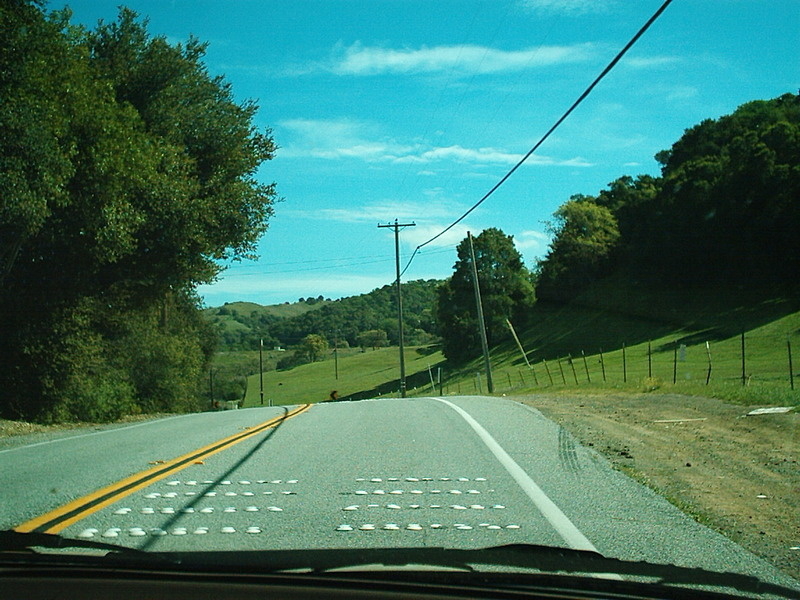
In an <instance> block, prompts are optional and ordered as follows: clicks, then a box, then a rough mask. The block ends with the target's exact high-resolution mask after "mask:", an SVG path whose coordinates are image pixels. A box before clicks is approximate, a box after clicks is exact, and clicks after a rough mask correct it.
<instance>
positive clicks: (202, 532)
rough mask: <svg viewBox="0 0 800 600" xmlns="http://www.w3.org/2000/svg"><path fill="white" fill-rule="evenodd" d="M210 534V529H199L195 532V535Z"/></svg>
mask: <svg viewBox="0 0 800 600" xmlns="http://www.w3.org/2000/svg"><path fill="white" fill-rule="evenodd" d="M206 533H208V527H198V528H197V529H195V530H194V534H195V535H205V534H206Z"/></svg>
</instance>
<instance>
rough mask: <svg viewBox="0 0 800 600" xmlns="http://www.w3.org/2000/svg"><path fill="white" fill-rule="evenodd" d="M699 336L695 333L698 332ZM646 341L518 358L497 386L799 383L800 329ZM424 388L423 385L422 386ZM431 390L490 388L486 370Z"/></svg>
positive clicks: (502, 371)
mask: <svg viewBox="0 0 800 600" xmlns="http://www.w3.org/2000/svg"><path fill="white" fill-rule="evenodd" d="M695 337H696V336H695ZM688 342H689V341H688V340H686V341H682V340H674V341H664V340H658V341H648V342H644V343H638V344H635V345H632V346H628V345H627V344H622V345H621V347H619V348H616V349H613V350H610V351H606V350H604V349H602V348H597V349H595V350H594V351H588V350H585V349H578V350H576V351H575V352H572V353H567V354H564V355H562V356H557V357H552V358H547V359H545V358H540V359H539V360H536V361H531V360H530V358H529V357H528V356H526V357H525V358H526V359H527V360H523V359H522V358H519V359H518V360H517V361H516V364H514V365H513V366H508V365H506V366H503V367H501V368H499V369H496V370H495V371H494V372H493V373H492V383H493V386H492V387H493V390H494V391H495V392H502V391H510V390H517V389H522V388H531V387H533V388H536V387H542V388H544V387H558V386H560V387H565V386H569V387H575V386H578V387H580V386H591V385H603V384H611V385H617V384H636V385H640V386H644V387H645V388H647V387H648V386H652V387H658V386H660V385H663V384H668V383H672V384H680V383H684V382H688V383H693V384H696V385H697V384H699V385H706V386H708V385H712V384H715V385H716V384H729V385H738V386H758V385H762V384H768V385H770V386H771V387H776V386H777V387H780V388H783V389H786V390H792V391H794V390H795V389H797V386H800V331H798V332H793V333H790V334H785V335H765V334H760V335H759V334H744V333H743V334H741V335H739V336H736V337H733V338H728V339H725V340H713V341H712V340H705V341H699V340H696V339H692V340H691V343H688ZM420 391H422V390H420ZM429 391H436V392H437V393H443V394H447V393H450V394H471V393H478V394H481V393H485V392H488V391H489V386H488V381H487V377H486V373H485V372H482V371H481V372H476V373H475V375H474V376H473V377H471V378H469V377H468V378H464V377H463V376H462V377H461V378H458V379H455V380H453V381H448V379H447V378H446V377H445V378H441V376H440V379H439V381H438V382H436V381H431V382H430V385H429Z"/></svg>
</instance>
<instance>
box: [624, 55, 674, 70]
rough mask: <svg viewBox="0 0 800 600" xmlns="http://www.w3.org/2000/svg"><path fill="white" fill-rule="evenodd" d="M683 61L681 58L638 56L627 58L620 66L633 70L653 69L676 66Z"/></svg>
mask: <svg viewBox="0 0 800 600" xmlns="http://www.w3.org/2000/svg"><path fill="white" fill-rule="evenodd" d="M680 61H681V58H680V57H679V56H638V57H631V58H626V59H624V61H623V62H622V63H620V64H624V65H625V66H627V67H629V68H633V69H653V68H658V67H666V66H671V65H674V64H676V63H678V62H680Z"/></svg>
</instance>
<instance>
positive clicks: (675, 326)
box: [446, 287, 800, 404]
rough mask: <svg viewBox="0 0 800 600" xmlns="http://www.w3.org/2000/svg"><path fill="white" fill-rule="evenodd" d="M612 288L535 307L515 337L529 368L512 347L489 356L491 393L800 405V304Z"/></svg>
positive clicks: (458, 384) (475, 364)
mask: <svg viewBox="0 0 800 600" xmlns="http://www.w3.org/2000/svg"><path fill="white" fill-rule="evenodd" d="M615 289H616V291H614V289H612V288H609V287H605V288H595V289H593V291H592V292H591V293H589V294H586V295H584V296H582V297H581V298H579V299H578V300H577V301H576V302H573V303H571V304H566V305H558V304H547V303H540V304H538V305H537V306H536V308H535V310H534V314H533V319H532V324H531V325H530V326H529V327H528V328H527V329H525V330H523V331H520V332H518V333H519V335H520V338H521V342H522V345H523V348H524V349H525V352H526V355H527V358H528V361H529V362H530V363H531V368H528V366H527V364H526V363H525V360H524V358H523V356H522V354H521V352H520V351H519V349H518V347H517V346H516V344H515V343H514V342H513V341H512V342H506V343H504V344H502V345H500V346H497V347H495V348H493V349H492V350H491V352H490V355H491V359H492V364H493V379H494V383H495V392H496V393H509V392H511V391H515V392H516V391H521V390H529V391H537V390H538V391H545V390H547V391H566V390H582V391H597V392H602V391H603V390H607V389H614V390H621V389H622V390H628V391H647V392H655V391H660V392H665V391H666V392H676V393H688V394H702V395H710V396H717V397H722V398H726V399H729V400H734V401H740V402H744V403H753V404H759V403H770V404H772V403H788V404H798V403H800V392H798V391H797V390H799V389H800V311H798V301H797V299H794V298H785V297H777V298H764V297H763V294H762V295H761V296H758V295H756V294H755V293H754V292H745V291H741V290H728V291H727V292H722V291H720V290H717V292H718V293H716V294H713V295H711V294H709V293H708V291H705V292H704V291H702V290H688V291H686V290H685V291H682V292H677V291H672V292H669V293H667V292H663V291H662V292H657V291H647V290H634V291H630V290H629V293H625V292H623V291H621V290H622V288H620V287H617V288H615ZM743 337H744V353H743V351H742V338H743ZM790 352H791V353H792V356H791V361H792V369H793V371H794V373H793V378H794V379H795V381H794V384H795V388H796V390H795V391H793V390H792V389H791V383H792V378H790ZM743 356H744V359H743ZM709 365H710V375H709ZM480 371H482V362H481V361H480V360H477V359H476V360H474V361H472V362H471V363H469V364H467V365H465V366H463V367H461V368H459V369H457V370H456V371H454V372H451V373H449V377H448V386H447V387H446V390H447V391H450V392H451V393H452V392H453V391H454V388H455V390H456V391H458V390H460V391H461V392H464V391H469V390H475V389H476V388H477V386H478V385H479V384H481V382H480V381H479V380H478V379H477V378H476V376H475V373H477V372H480ZM483 379H484V380H485V376H483ZM707 380H708V384H707V383H706V382H707ZM482 383H483V386H484V387H483V390H484V391H485V390H486V388H485V381H484V382H482Z"/></svg>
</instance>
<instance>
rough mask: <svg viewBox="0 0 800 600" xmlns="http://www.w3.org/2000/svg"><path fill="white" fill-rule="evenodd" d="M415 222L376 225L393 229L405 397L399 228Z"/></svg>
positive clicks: (403, 391)
mask: <svg viewBox="0 0 800 600" xmlns="http://www.w3.org/2000/svg"><path fill="white" fill-rule="evenodd" d="M416 225H417V224H416V223H398V222H397V219H395V220H394V223H389V224H387V225H378V227H391V228H392V229H394V262H395V271H396V273H397V279H396V280H395V282H396V283H397V325H398V331H397V333H398V336H397V337H398V340H399V342H400V397H401V398H405V397H406V358H405V356H404V354H403V352H404V349H403V294H402V292H401V291H400V228H401V227H416Z"/></svg>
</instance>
